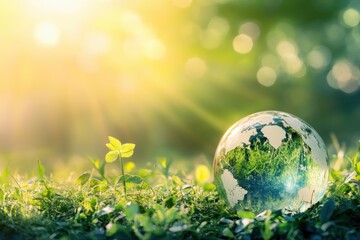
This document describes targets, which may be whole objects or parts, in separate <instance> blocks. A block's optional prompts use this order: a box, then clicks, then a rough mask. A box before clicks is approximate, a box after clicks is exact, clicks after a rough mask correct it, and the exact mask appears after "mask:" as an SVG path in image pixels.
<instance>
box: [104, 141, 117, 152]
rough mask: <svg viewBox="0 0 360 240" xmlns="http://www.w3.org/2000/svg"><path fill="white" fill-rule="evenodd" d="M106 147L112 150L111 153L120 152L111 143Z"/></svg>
mask: <svg viewBox="0 0 360 240" xmlns="http://www.w3.org/2000/svg"><path fill="white" fill-rule="evenodd" d="M106 147H107V148H108V149H109V150H110V151H114V150H118V149H116V147H114V146H113V145H112V144H111V143H107V144H106Z"/></svg>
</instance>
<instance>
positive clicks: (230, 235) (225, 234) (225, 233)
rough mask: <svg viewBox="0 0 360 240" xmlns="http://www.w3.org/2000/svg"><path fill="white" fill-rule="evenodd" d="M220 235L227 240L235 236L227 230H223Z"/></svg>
mask: <svg viewBox="0 0 360 240" xmlns="http://www.w3.org/2000/svg"><path fill="white" fill-rule="evenodd" d="M222 235H223V236H224V237H228V238H234V237H235V235H234V234H233V233H232V231H231V230H230V229H229V228H224V230H223V231H222Z"/></svg>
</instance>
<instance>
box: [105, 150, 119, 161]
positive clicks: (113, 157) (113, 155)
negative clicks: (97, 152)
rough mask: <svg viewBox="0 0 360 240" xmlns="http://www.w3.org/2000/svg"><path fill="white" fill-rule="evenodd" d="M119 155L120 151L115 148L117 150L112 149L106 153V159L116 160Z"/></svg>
mask: <svg viewBox="0 0 360 240" xmlns="http://www.w3.org/2000/svg"><path fill="white" fill-rule="evenodd" d="M118 156H119V151H118V150H115V151H110V152H108V153H107V154H106V156H105V160H106V162H114V161H115V160H116V159H117V158H118Z"/></svg>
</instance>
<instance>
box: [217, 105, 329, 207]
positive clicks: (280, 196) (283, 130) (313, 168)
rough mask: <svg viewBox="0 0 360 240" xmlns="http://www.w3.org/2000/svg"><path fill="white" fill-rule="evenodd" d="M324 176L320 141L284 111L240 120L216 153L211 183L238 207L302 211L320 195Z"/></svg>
mask: <svg viewBox="0 0 360 240" xmlns="http://www.w3.org/2000/svg"><path fill="white" fill-rule="evenodd" d="M328 178H329V160H328V156H327V152H326V147H325V144H324V142H323V140H322V139H321V137H320V136H319V134H318V133H317V132H316V131H315V130H314V129H313V128H312V127H310V126H309V125H308V124H307V123H306V122H304V121H303V120H301V119H300V118H298V117H295V116H293V115H290V114H288V113H283V112H276V111H267V112H259V113H255V114H252V115H250V116H248V117H245V118H243V119H241V120H240V121H238V122H236V123H235V124H234V125H233V126H231V127H230V128H229V130H228V131H227V132H226V133H225V134H224V136H223V137H222V139H221V141H220V143H219V145H218V147H217V150H216V153H215V159H214V179H215V184H216V186H217V189H218V191H219V194H220V196H221V197H223V198H224V199H225V200H226V201H227V202H228V204H229V205H230V206H231V207H233V208H235V209H237V210H240V209H242V210H250V211H253V212H255V213H260V212H262V211H264V210H273V211H274V210H283V211H285V212H287V213H297V212H304V211H305V210H306V209H308V208H309V207H311V206H312V205H313V204H315V203H316V202H318V201H319V200H320V199H321V198H322V197H323V195H324V193H325V190H326V188H327V184H328Z"/></svg>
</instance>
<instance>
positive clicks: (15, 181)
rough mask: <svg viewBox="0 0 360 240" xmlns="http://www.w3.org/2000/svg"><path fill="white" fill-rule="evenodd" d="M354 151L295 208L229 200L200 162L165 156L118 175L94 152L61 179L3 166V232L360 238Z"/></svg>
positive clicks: (26, 235)
mask: <svg viewBox="0 0 360 240" xmlns="http://www.w3.org/2000/svg"><path fill="white" fill-rule="evenodd" d="M359 154H360V149H359V150H358V151H357V153H356V154H355V156H354V155H353V154H352V156H351V157H345V159H344V160H343V158H342V157H339V158H338V157H336V156H334V158H333V160H332V163H335V162H336V161H340V162H341V161H343V162H342V164H341V168H340V169H337V170H334V169H332V170H331V182H330V185H329V188H328V190H327V193H326V195H325V197H324V198H323V199H322V200H321V201H320V202H319V203H317V204H315V205H314V206H313V207H312V208H310V209H309V210H308V211H306V212H305V213H302V214H298V215H294V216H288V215H283V214H282V213H281V212H280V211H277V212H270V211H265V212H262V213H260V214H259V215H257V216H256V215H255V214H254V213H251V212H247V211H238V212H236V211H235V210H233V209H231V208H229V207H227V205H226V204H225V202H224V201H223V200H222V199H220V198H219V196H218V193H217V191H216V189H215V187H214V185H213V184H212V183H211V182H208V172H207V169H206V168H205V167H204V166H203V165H202V166H199V167H197V168H196V170H195V171H194V172H192V176H193V177H192V178H189V175H188V174H187V173H191V171H188V172H187V173H186V174H183V173H182V172H184V171H185V172H186V169H176V168H175V167H172V165H171V164H170V162H169V161H166V160H165V159H162V160H159V161H157V162H156V163H153V164H150V165H149V166H148V167H146V168H135V169H131V164H129V162H128V164H127V165H125V166H122V167H124V169H125V176H122V175H121V176H115V175H111V174H109V173H107V172H106V171H105V170H106V169H107V167H106V166H107V165H106V164H107V163H106V162H105V161H100V160H95V161H92V164H93V169H92V170H91V169H90V172H85V173H83V174H81V175H80V176H79V177H78V178H74V179H67V180H63V181H56V180H54V179H53V178H51V177H49V174H48V173H47V172H46V169H44V167H43V166H42V164H41V162H38V174H37V176H33V177H31V178H26V179H24V178H23V177H21V176H12V174H11V172H10V171H8V169H5V170H4V171H3V173H2V174H1V176H0V239H62V240H65V239H219V238H220V239H222V238H223V239H226V238H238V239H360V189H359V186H360V181H359V180H360V164H359V162H358V161H359V160H360V159H358V158H359ZM346 159H348V160H349V161H348V160H346ZM335 165H336V164H335ZM337 165H338V164H337ZM112 167H113V165H112ZM119 168H120V166H119ZM130 170H131V171H130ZM124 180H125V182H126V188H127V194H126V195H125V192H124V184H123V182H124Z"/></svg>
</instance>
